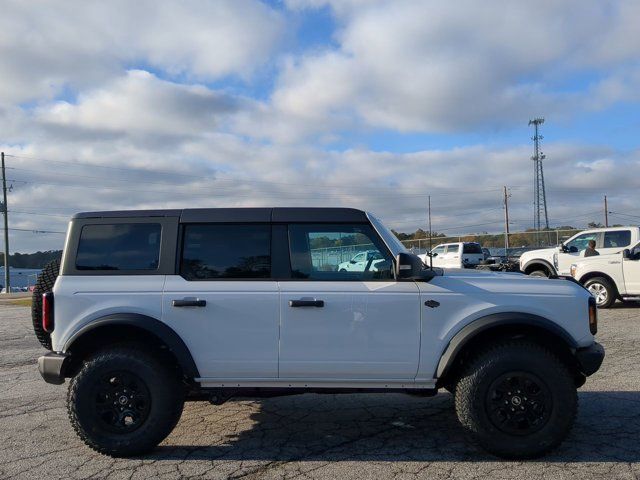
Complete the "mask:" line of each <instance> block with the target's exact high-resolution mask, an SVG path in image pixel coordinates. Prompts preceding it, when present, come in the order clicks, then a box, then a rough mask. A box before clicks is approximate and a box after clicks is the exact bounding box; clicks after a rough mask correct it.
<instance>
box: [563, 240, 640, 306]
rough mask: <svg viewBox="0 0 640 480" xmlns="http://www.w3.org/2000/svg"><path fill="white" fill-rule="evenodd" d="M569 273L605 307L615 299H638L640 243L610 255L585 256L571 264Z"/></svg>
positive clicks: (639, 287) (639, 296)
mask: <svg viewBox="0 0 640 480" xmlns="http://www.w3.org/2000/svg"><path fill="white" fill-rule="evenodd" d="M571 276H572V277H573V278H575V279H576V280H578V281H579V282H580V283H581V284H582V285H584V286H585V287H586V289H587V290H589V291H590V292H591V294H592V295H593V296H594V297H595V299H596V305H597V306H598V307H601V308H607V307H610V306H611V305H613V304H614V302H615V301H616V299H618V298H620V299H621V300H624V301H627V300H640V243H639V244H637V245H636V246H635V247H633V248H632V249H624V250H623V251H622V252H620V253H617V254H611V255H599V256H596V257H589V258H584V259H582V260H581V261H579V262H577V263H574V264H573V265H571Z"/></svg>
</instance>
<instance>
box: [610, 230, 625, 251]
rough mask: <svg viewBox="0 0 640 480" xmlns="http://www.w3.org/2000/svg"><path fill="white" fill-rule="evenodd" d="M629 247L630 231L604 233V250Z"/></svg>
mask: <svg viewBox="0 0 640 480" xmlns="http://www.w3.org/2000/svg"><path fill="white" fill-rule="evenodd" d="M629 245H631V230H618V231H614V232H605V233H604V248H622V247H628V246H629Z"/></svg>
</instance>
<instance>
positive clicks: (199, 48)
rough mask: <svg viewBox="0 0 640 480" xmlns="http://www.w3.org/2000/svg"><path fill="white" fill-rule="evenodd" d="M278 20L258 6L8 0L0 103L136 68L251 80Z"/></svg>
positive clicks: (245, 2)
mask: <svg viewBox="0 0 640 480" xmlns="http://www.w3.org/2000/svg"><path fill="white" fill-rule="evenodd" d="M283 30H284V20H283V18H282V15H281V14H280V13H278V12H276V11H275V10H272V9H270V8H269V7H267V6H265V5H264V4H263V3H261V2H259V1H257V0H219V1H215V2H210V1H204V0H188V1H163V2H156V1H152V0H140V1H135V2H131V1H127V0H114V1H109V2H96V1H84V0H75V1H66V2H55V3H53V2H48V1H44V0H33V1H29V2H22V1H19V0H9V1H6V2H3V4H2V15H1V16H0V32H2V33H1V34H0V76H1V78H2V89H0V103H2V102H5V103H6V102H11V103H17V102H24V101H32V100H39V99H42V98H47V97H54V96H55V95H58V94H59V93H60V92H62V91H64V90H65V89H68V88H83V87H86V86H92V85H96V84H100V83H101V82H102V81H103V80H104V78H105V77H110V76H112V75H118V74H119V72H120V71H121V70H122V69H123V68H125V69H126V68H128V67H129V66H130V65H133V64H136V63H139V62H142V63H143V64H146V65H149V66H151V67H155V68H159V69H162V70H164V71H166V72H168V73H169V74H171V75H176V76H180V75H184V76H186V77H187V78H192V79H216V78H219V77H221V76H225V75H231V74H236V75H241V76H247V75H250V74H251V72H253V71H254V70H255V69H256V68H257V67H259V66H260V65H262V64H264V63H265V61H267V60H268V59H269V58H270V54H271V53H273V51H274V48H275V47H276V45H277V43H278V41H279V39H280V37H281V35H282V33H283Z"/></svg>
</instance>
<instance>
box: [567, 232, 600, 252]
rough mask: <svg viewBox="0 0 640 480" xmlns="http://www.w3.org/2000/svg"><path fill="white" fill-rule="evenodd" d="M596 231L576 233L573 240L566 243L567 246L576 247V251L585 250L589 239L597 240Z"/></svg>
mask: <svg viewBox="0 0 640 480" xmlns="http://www.w3.org/2000/svg"><path fill="white" fill-rule="evenodd" d="M597 238H598V234H597V233H583V234H582V235H578V236H577V237H576V238H574V239H573V240H571V241H569V242H567V243H566V246H567V248H571V247H576V248H577V249H578V251H579V252H580V251H582V250H585V249H586V248H587V245H588V244H589V240H597Z"/></svg>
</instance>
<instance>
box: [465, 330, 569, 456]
mask: <svg viewBox="0 0 640 480" xmlns="http://www.w3.org/2000/svg"><path fill="white" fill-rule="evenodd" d="M577 402H578V399H577V392H576V386H575V383H574V381H573V377H572V376H571V373H570V371H569V369H568V368H567V366H566V365H565V364H563V363H562V362H561V361H560V360H559V359H558V358H557V357H556V356H555V355H554V354H553V353H551V352H550V351H548V350H547V349H545V348H543V347H541V346H539V345H537V344H534V343H528V342H510V343H504V344H501V345H497V346H496V347H494V348H491V349H488V350H486V351H484V352H483V353H481V354H479V355H477V356H476V357H475V359H474V360H472V361H471V363H470V364H469V366H468V367H467V369H466V370H465V371H464V373H463V374H462V375H461V377H460V379H459V380H458V383H457V385H456V389H455V404H456V413H457V415H458V419H459V420H460V422H461V423H462V425H463V426H464V427H466V428H467V429H469V430H470V431H471V432H472V434H473V435H474V437H475V438H476V439H477V441H478V443H480V445H481V446H482V447H484V448H485V449H486V450H487V451H489V452H491V453H493V454H495V455H498V456H500V457H505V458H533V457H538V456H541V455H543V454H545V453H547V452H548V451H550V450H551V449H553V448H555V447H556V446H557V445H559V444H560V443H561V442H562V441H563V440H564V438H565V437H566V436H567V434H568V433H569V431H570V429H571V427H572V425H573V422H574V419H575V416H576V413H577V405H578V403H577Z"/></svg>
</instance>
